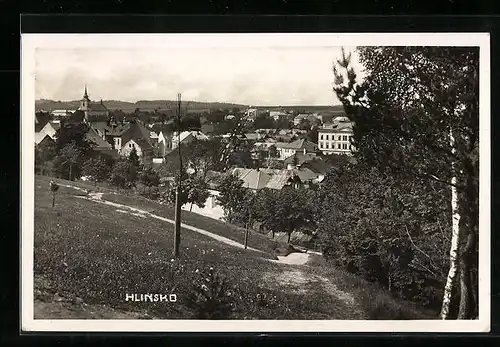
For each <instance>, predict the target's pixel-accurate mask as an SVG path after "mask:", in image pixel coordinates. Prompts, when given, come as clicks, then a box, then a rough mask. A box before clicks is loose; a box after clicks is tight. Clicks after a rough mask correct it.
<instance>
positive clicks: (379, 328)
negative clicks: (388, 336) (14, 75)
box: [20, 33, 491, 332]
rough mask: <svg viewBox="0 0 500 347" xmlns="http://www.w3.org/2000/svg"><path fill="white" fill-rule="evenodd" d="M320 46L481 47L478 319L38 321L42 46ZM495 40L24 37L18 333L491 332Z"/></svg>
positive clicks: (432, 36)
mask: <svg viewBox="0 0 500 347" xmlns="http://www.w3.org/2000/svg"><path fill="white" fill-rule="evenodd" d="M220 45H223V46H225V47H227V46H232V47H304V48H307V47H318V46H349V47H352V46H363V45H365V46H366V45H370V46H375V45H380V46H384V45H392V46H462V47H467V46H471V47H472V46H479V47H480V95H479V98H480V109H479V110H480V143H479V146H480V186H479V199H480V211H479V227H480V233H479V319H477V320H473V321H451V320H450V321H442V320H419V321H402V320H399V321H396V320H392V321H374V320H364V321H355V320H250V321H248V320H229V321H227V320H222V321H216V320H202V321H201V320H69V319H68V320H44V319H36V320H35V319H34V316H33V314H34V312H33V311H34V310H33V303H34V297H33V278H34V274H33V244H34V235H33V230H34V146H33V144H34V122H33V117H34V114H35V102H34V101H35V80H36V75H35V51H36V49H37V48H53V49H56V48H59V49H63V48H64V49H71V48H90V47H91V48H99V47H106V48H131V47H132V48H136V47H137V48H146V47H149V48H153V47H156V48H160V47H162V48H165V47H172V48H174V47H218V46H220ZM490 117H491V116H490V35H489V33H356V34H351V33H346V34H333V33H332V34H329V33H321V34H313V33H307V34H295V33H293V34H22V35H21V134H20V135H21V168H20V169H21V177H22V183H21V191H20V193H21V226H22V230H21V231H20V232H21V269H20V270H21V271H20V275H21V302H20V304H21V305H20V307H21V330H22V331H60V332H63V331H71V332H84V331H101V332H102V331H108V332H191V331H192V332H198V331H200V332H261V331H265V332H488V331H489V330H490V310H491V309H490V305H491V301H490V296H491V293H490V276H491V275H490V274H491V270H490V265H491V263H490V262H491V260H490V257H491V254H490V253H491V252H490V232H491V231H490V220H491V207H490V192H491V186H490V179H491V177H490V172H491V163H490V156H491V152H490V151H491V147H490V146H491V144H490V127H491V125H490V119H491V118H490Z"/></svg>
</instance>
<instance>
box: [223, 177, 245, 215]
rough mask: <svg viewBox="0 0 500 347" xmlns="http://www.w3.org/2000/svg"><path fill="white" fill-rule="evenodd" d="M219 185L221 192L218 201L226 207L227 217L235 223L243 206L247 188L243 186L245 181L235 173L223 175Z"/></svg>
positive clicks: (225, 213)
mask: <svg viewBox="0 0 500 347" xmlns="http://www.w3.org/2000/svg"><path fill="white" fill-rule="evenodd" d="M218 185H219V192H220V194H219V196H218V197H217V203H218V204H219V205H221V206H222V208H223V209H224V217H225V219H226V220H227V221H228V222H230V223H234V222H235V221H236V220H237V219H238V215H239V214H240V213H241V210H242V208H243V205H242V203H243V202H244V201H245V196H246V194H247V189H246V188H244V187H243V181H242V180H241V179H240V178H239V177H238V176H236V175H233V174H228V175H225V176H223V177H222V179H221V181H220V182H218Z"/></svg>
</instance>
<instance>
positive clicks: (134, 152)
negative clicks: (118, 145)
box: [128, 146, 141, 168]
mask: <svg viewBox="0 0 500 347" xmlns="http://www.w3.org/2000/svg"><path fill="white" fill-rule="evenodd" d="M128 161H129V162H130V163H131V164H132V165H134V166H135V167H136V168H140V167H141V161H140V160H139V156H138V155H137V150H136V149H135V146H134V148H132V150H131V151H130V154H129V155H128Z"/></svg>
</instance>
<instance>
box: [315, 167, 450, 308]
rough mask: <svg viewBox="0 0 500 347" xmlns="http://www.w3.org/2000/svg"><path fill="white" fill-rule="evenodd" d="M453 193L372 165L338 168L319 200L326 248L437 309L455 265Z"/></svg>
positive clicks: (348, 265) (342, 263) (346, 265)
mask: <svg viewBox="0 0 500 347" xmlns="http://www.w3.org/2000/svg"><path fill="white" fill-rule="evenodd" d="M449 196H450V191H449V190H448V189H446V187H442V186H441V185H440V184H439V183H437V182H430V181H426V180H415V179H413V178H411V179H406V180H402V179H401V178H396V177H393V176H392V175H390V174H388V173H382V172H380V170H378V169H377V168H375V167H372V166H370V165H367V164H365V163H347V164H345V165H342V166H339V167H337V168H334V169H332V170H330V171H329V172H328V174H327V175H326V178H325V180H324V181H323V183H322V186H321V188H320V189H319V192H318V194H317V196H316V197H315V200H314V201H316V204H315V205H316V210H315V211H314V215H315V219H316V220H317V221H318V230H319V238H320V241H321V244H322V250H323V254H324V256H325V257H326V258H327V259H328V260H330V261H332V262H333V264H334V265H335V266H337V267H339V268H343V269H345V270H347V271H349V272H351V273H354V274H356V275H358V276H361V277H363V278H365V279H367V280H369V281H373V282H378V283H379V284H381V285H382V286H383V287H385V288H386V289H387V290H389V291H390V292H392V293H395V294H398V295H399V296H401V297H402V298H403V299H406V300H412V301H415V302H418V303H419V304H420V305H421V306H424V307H427V308H429V309H437V308H439V305H440V299H441V290H442V288H443V285H444V283H445V281H446V271H447V266H448V263H447V260H448V259H447V254H446V252H445V251H443V250H444V249H445V248H446V247H447V246H448V245H449V240H448V238H447V233H446V231H445V230H446V228H447V227H448V226H449V224H450V222H451V221H450V219H449V214H450V205H449V204H446V201H447V200H448V199H449ZM346 231H348V232H346Z"/></svg>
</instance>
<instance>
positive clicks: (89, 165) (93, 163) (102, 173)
mask: <svg viewBox="0 0 500 347" xmlns="http://www.w3.org/2000/svg"><path fill="white" fill-rule="evenodd" d="M110 173H111V165H109V163H108V162H107V161H106V160H105V159H104V158H102V157H94V158H90V159H88V160H87V161H86V162H85V163H84V164H83V167H82V174H83V175H84V176H90V178H91V180H92V181H94V185H97V182H102V181H105V180H106V179H108V178H109V175H110Z"/></svg>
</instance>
